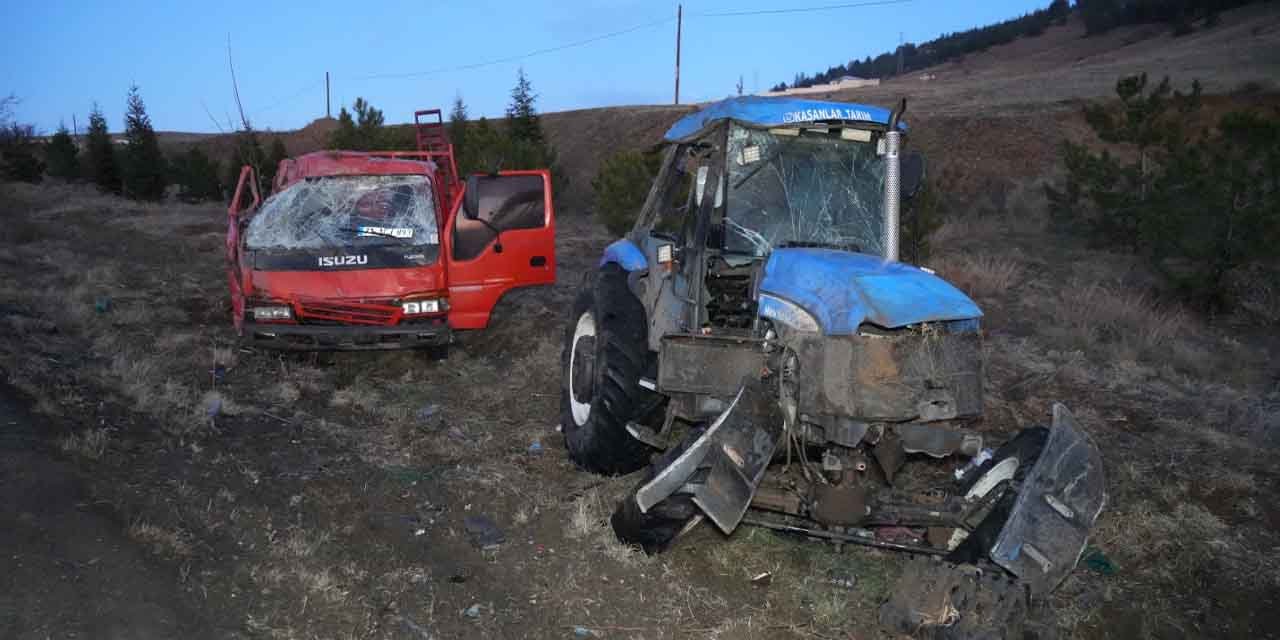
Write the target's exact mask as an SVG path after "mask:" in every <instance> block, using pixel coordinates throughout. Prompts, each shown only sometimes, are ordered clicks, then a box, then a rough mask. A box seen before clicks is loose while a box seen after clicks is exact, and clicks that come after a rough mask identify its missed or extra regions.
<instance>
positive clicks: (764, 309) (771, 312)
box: [759, 293, 822, 333]
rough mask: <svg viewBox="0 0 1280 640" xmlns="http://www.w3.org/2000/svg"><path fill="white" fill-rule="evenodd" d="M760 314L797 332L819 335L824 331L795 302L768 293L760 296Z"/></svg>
mask: <svg viewBox="0 0 1280 640" xmlns="http://www.w3.org/2000/svg"><path fill="white" fill-rule="evenodd" d="M759 314H760V317H762V318H768V319H770V320H773V321H774V322H778V323H781V324H783V325H786V326H787V327H789V328H791V329H793V330H795V331H804V332H806V333H818V332H819V331H821V330H822V327H820V326H819V325H818V321H817V319H815V318H814V317H813V314H811V313H809V312H808V311H805V310H804V309H801V308H800V306H799V305H797V304H795V303H794V302H789V301H787V300H783V299H782V298H777V297H774V296H771V295H769V294H767V293H762V294H760V305H759Z"/></svg>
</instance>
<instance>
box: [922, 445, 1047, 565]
mask: <svg viewBox="0 0 1280 640" xmlns="http://www.w3.org/2000/svg"><path fill="white" fill-rule="evenodd" d="M1048 440H1049V430H1048V429H1046V428H1044V427H1032V428H1030V429H1023V430H1022V431H1021V432H1019V433H1018V435H1016V436H1014V438H1013V439H1012V440H1010V441H1008V442H1006V443H1004V445H1003V446H1001V447H1000V448H999V449H997V450H996V452H995V455H992V456H991V459H990V460H988V461H986V462H984V463H982V466H980V467H978V468H977V469H975V470H973V471H972V472H970V473H969V475H968V477H966V478H965V479H964V481H963V482H961V484H960V490H961V492H963V493H964V496H965V498H966V499H968V500H974V499H977V498H982V497H985V496H986V495H987V494H988V493H990V492H991V491H993V490H995V489H996V487H998V486H1000V483H1002V482H1004V481H1006V480H1008V481H1009V484H1008V485H1006V487H1008V488H1006V489H1005V490H1004V495H1002V496H1000V499H999V501H998V502H997V503H996V504H995V507H993V508H992V509H991V513H990V514H988V515H987V517H986V518H984V519H983V520H982V522H981V523H979V524H978V526H977V528H975V529H974V530H973V531H972V532H966V531H964V530H963V529H956V531H955V533H953V534H952V536H951V541H950V542H949V544H948V545H947V546H948V547H950V548H951V553H950V554H949V555H948V556H947V559H948V560H951V561H952V562H958V563H975V562H978V561H979V560H981V559H982V558H985V557H986V554H987V551H988V550H989V549H991V547H992V546H994V545H995V541H996V537H997V536H999V535H1000V530H1001V529H1003V528H1004V523H1005V522H1006V521H1007V520H1008V519H1009V514H1010V512H1012V511H1013V504H1014V502H1015V501H1016V500H1017V497H1018V491H1017V489H1018V486H1019V485H1020V484H1022V479H1023V478H1024V477H1026V475H1027V473H1028V472H1030V471H1031V467H1032V466H1034V465H1035V463H1036V460H1037V459H1039V458H1040V452H1041V451H1043V450H1044V445H1045V443H1046V442H1048Z"/></svg>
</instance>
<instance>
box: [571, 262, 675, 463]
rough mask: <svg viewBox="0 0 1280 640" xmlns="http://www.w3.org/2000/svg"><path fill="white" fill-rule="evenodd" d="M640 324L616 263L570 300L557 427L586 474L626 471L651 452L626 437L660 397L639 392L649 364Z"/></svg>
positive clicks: (637, 303) (636, 305) (641, 309)
mask: <svg viewBox="0 0 1280 640" xmlns="http://www.w3.org/2000/svg"><path fill="white" fill-rule="evenodd" d="M645 324H646V323H645V313H644V307H642V306H641V305H640V301H639V300H637V299H636V298H635V296H633V295H631V291H630V290H629V289H628V288H627V276H626V273H625V272H624V271H622V269H621V268H620V267H618V266H617V265H613V264H610V265H606V266H605V267H604V269H603V270H602V271H601V272H600V275H599V277H597V278H596V282H595V286H594V287H591V288H588V289H587V290H585V291H583V292H582V293H581V294H579V296H578V299H577V301H575V302H574V305H573V314H572V316H571V319H570V321H569V326H568V330H567V331H566V333H565V342H564V351H563V352H562V354H561V357H560V365H561V378H560V424H561V425H562V429H563V431H564V442H565V446H566V447H567V448H568V449H569V458H570V459H571V460H573V461H574V462H575V463H577V464H578V466H580V467H582V468H584V469H587V470H588V471H594V472H596V473H602V474H606V475H620V474H626V473H631V472H632V471H636V470H638V469H640V468H642V467H644V465H645V464H646V463H647V462H648V461H649V456H650V455H651V454H652V453H653V450H652V449H651V448H649V446H648V445H646V444H644V443H642V442H640V441H639V440H637V439H636V438H635V437H633V436H632V435H631V434H630V433H628V432H627V423H628V422H629V421H632V420H635V419H637V418H639V417H641V416H642V415H643V414H645V413H648V412H649V411H652V409H653V407H654V406H655V404H656V400H657V399H658V397H657V396H656V395H655V394H654V393H652V392H650V391H648V390H646V389H644V388H643V387H641V386H640V377H641V376H642V375H643V374H644V372H645V371H646V369H647V368H648V365H650V364H651V363H652V360H653V358H654V356H653V355H652V354H651V353H650V352H649V345H648V340H647V338H646V331H645Z"/></svg>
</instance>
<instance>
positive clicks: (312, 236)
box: [245, 175, 440, 249]
mask: <svg viewBox="0 0 1280 640" xmlns="http://www.w3.org/2000/svg"><path fill="white" fill-rule="evenodd" d="M439 243H440V233H439V231H438V229H437V227H436V213H435V204H434V203H433V202H432V198H431V183H430V182H428V181H427V177H426V176H421V175H389V176H370V175H364V176H329V177H323V178H308V179H306V180H302V181H300V182H295V183H294V184H292V185H290V186H289V188H287V189H285V190H284V191H281V192H279V193H277V194H274V195H272V196H271V197H270V198H267V200H266V202H264V203H263V204H262V208H261V209H260V210H259V211H258V213H257V214H256V215H254V216H253V218H251V219H250V221H249V230H248V232H247V233H246V235H245V244H246V246H248V247H249V248H250V249H271V248H274V249H319V248H323V247H367V246H375V245H386V244H403V245H434V244H439Z"/></svg>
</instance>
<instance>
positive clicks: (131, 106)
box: [124, 85, 166, 200]
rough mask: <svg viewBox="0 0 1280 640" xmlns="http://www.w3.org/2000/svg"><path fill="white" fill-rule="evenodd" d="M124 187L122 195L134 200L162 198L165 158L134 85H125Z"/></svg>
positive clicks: (164, 184) (164, 182)
mask: <svg viewBox="0 0 1280 640" xmlns="http://www.w3.org/2000/svg"><path fill="white" fill-rule="evenodd" d="M124 136H125V148H124V159H125V162H124V188H125V195H127V196H129V197H130V198H135V199H138V200H160V199H162V198H164V189H165V186H166V180H165V171H166V169H165V161H164V155H163V154H162V153H160V141H159V140H158V139H157V138H156V132H155V129H153V128H152V127H151V118H150V117H149V116H148V115H147V107H146V105H145V104H144V103H143V102H142V96H141V95H140V94H139V93H138V86H137V85H134V86H132V87H129V103H128V110H127V111H126V112H125V116H124Z"/></svg>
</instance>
